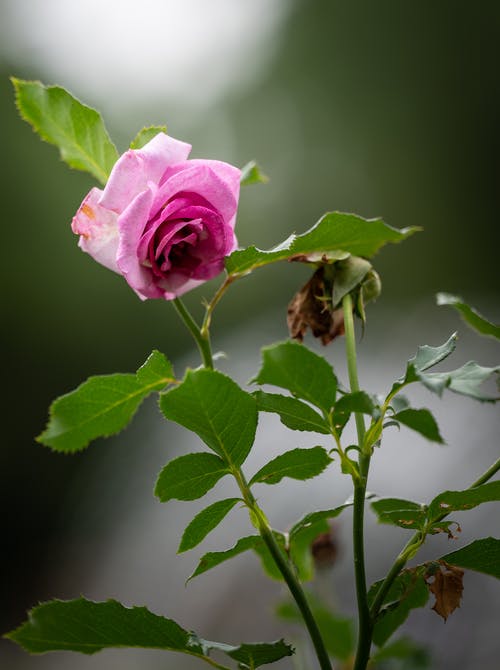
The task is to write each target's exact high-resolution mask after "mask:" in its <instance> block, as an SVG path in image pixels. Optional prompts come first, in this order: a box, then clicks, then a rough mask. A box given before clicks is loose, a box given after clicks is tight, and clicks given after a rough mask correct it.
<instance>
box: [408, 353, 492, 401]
mask: <svg viewBox="0 0 500 670" xmlns="http://www.w3.org/2000/svg"><path fill="white" fill-rule="evenodd" d="M499 373H500V366H496V367H494V368H487V367H483V366H482V365H478V364H477V363H475V362H474V361H469V363H466V364H465V365H462V367H460V368H457V369H456V370H452V371H451V372H431V373H429V374H420V375H418V377H419V381H420V382H422V384H423V385H424V386H426V387H427V388H428V389H429V390H430V391H433V392H434V393H437V394H438V395H441V393H442V392H443V389H445V388H448V389H449V390H450V391H453V392H454V393H458V394H459V395H465V396H468V397H469V398H474V399H475V400H479V401H481V402H497V401H498V400H499V399H500V396H498V395H497V396H492V395H487V394H485V393H484V392H483V391H482V390H481V385H482V384H483V383H484V382H485V381H486V380H488V379H489V378H490V377H493V376H494V375H498V374H499Z"/></svg>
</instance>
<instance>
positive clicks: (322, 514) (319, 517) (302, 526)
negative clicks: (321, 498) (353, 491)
mask: <svg viewBox="0 0 500 670" xmlns="http://www.w3.org/2000/svg"><path fill="white" fill-rule="evenodd" d="M353 504H354V502H353V500H348V501H346V502H345V503H344V504H343V505H339V507H334V508H333V509H325V510H318V511H316V512H309V514H306V515H305V516H303V517H302V518H301V519H299V521H297V522H296V523H294V524H293V526H292V527H291V529H290V532H289V538H290V539H289V541H290V544H293V542H294V541H295V539H296V538H298V537H300V535H301V534H302V533H304V532H305V531H306V530H307V529H308V528H310V527H311V526H313V525H316V524H317V523H318V522H320V521H326V520H328V519H334V518H335V517H336V516H338V515H339V514H340V513H341V512H343V511H344V510H345V509H346V508H347V507H352V505H353Z"/></svg>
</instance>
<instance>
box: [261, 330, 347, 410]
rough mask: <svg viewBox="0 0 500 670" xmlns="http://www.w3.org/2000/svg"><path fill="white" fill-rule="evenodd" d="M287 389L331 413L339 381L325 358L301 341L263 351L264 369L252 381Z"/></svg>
mask: <svg viewBox="0 0 500 670" xmlns="http://www.w3.org/2000/svg"><path fill="white" fill-rule="evenodd" d="M252 381H253V382H256V383H257V384H272V385H273V386H279V387H280V388H284V389H287V390H288V391H290V392H291V393H292V394H293V395H294V396H296V397H298V398H301V399H302V400H307V401H308V402H310V403H311V404H313V405H315V406H316V407H319V409H321V410H322V411H323V412H324V413H328V412H329V410H330V408H331V407H332V406H333V404H334V403H335V394H336V392H337V378H336V377H335V374H334V372H333V370H332V368H331V366H330V365H329V364H328V363H327V362H326V360H325V359H324V358H322V357H321V356H318V354H315V353H314V352H312V351H311V350H310V349H308V348H307V347H305V346H304V345H303V344H299V343H298V342H290V341H285V342H280V343H278V344H273V345H271V346H269V347H264V348H263V349H262V367H261V369H260V370H259V373H258V374H257V376H256V377H255V378H254V379H253V380H252Z"/></svg>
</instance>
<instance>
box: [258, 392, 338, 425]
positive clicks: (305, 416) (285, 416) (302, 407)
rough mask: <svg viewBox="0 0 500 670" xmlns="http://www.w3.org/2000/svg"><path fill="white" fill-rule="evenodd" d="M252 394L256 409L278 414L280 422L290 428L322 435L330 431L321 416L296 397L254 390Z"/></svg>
mask: <svg viewBox="0 0 500 670" xmlns="http://www.w3.org/2000/svg"><path fill="white" fill-rule="evenodd" d="M253 395H254V396H255V399H256V400H257V409H258V410H260V411H261V412H273V413H275V414H279V417H280V419H281V422H282V423H284V424H285V426H287V427H288V428H291V429H292V430H307V431H311V432H313V433H322V434H323V435H328V434H329V433H330V429H329V427H328V424H327V422H326V421H325V420H324V419H323V417H322V416H321V415H320V414H318V413H317V412H315V411H314V410H313V409H312V407H309V405H306V404H305V403H303V402H301V401H300V400H297V398H292V397H290V396H285V395H279V394H278V393H264V391H256V392H255V393H254V394H253Z"/></svg>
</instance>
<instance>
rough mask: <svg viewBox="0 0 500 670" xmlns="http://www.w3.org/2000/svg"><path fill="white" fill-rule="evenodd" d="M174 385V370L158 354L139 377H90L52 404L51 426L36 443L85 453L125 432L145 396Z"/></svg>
mask: <svg viewBox="0 0 500 670" xmlns="http://www.w3.org/2000/svg"><path fill="white" fill-rule="evenodd" d="M174 382H175V378H174V373H173V371H172V366H171V365H170V363H169V361H168V360H167V359H166V358H165V356H164V355H163V354H161V353H160V352H158V351H153V353H152V354H151V355H150V356H149V358H148V360H147V361H146V362H145V363H144V365H143V366H142V367H141V368H139V370H138V371H137V373H136V374H114V375H103V376H99V377H90V378H89V379H88V380H87V381H86V382H84V383H83V384H81V385H80V386H79V387H78V388H76V389H75V390H74V391H71V392H70V393H67V394H66V395H63V396H61V397H60V398H58V399H57V400H55V401H54V402H53V403H52V405H51V407H50V418H49V423H48V426H47V428H46V429H45V430H44V432H43V433H42V434H41V435H40V436H39V437H37V440H38V442H40V443H41V444H44V445H45V446H47V447H51V448H52V449H54V450H55V451H64V452H74V451H78V450H79V449H83V448H84V447H86V446H87V445H88V444H89V442H91V441H92V440H95V439H96V438H97V437H108V436H109V435H113V434H115V433H118V432H119V431H120V430H122V429H123V428H125V426H126V425H127V424H128V423H129V421H130V420H131V419H132V417H133V415H134V414H135V412H136V410H137V408H138V407H139V405H140V404H141V402H142V401H143V400H144V398H146V396H148V395H150V394H151V393H153V392H154V391H160V390H161V389H163V388H164V387H165V386H167V384H171V383H174Z"/></svg>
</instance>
